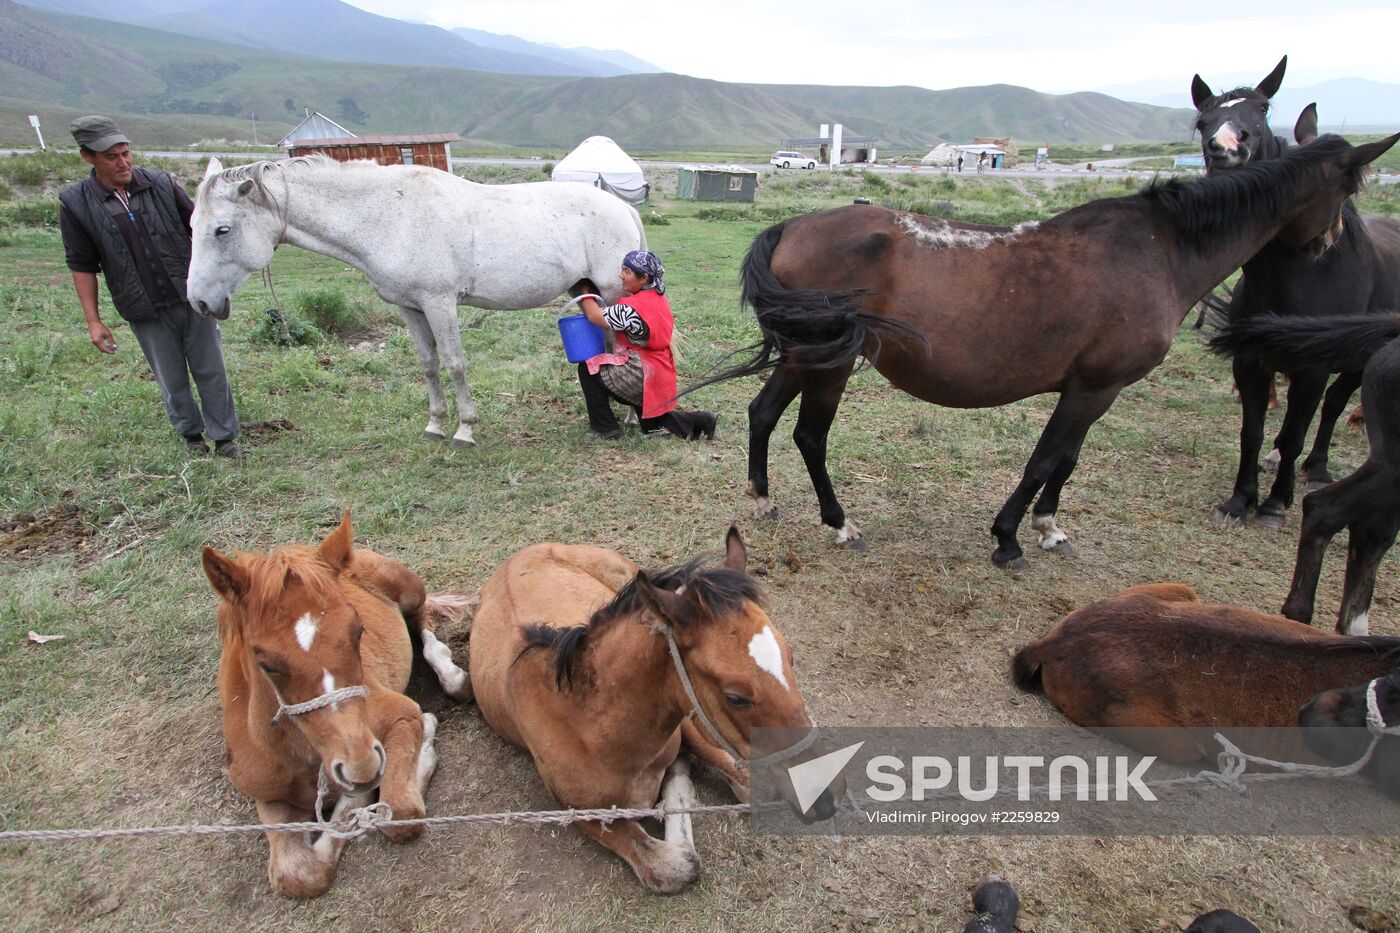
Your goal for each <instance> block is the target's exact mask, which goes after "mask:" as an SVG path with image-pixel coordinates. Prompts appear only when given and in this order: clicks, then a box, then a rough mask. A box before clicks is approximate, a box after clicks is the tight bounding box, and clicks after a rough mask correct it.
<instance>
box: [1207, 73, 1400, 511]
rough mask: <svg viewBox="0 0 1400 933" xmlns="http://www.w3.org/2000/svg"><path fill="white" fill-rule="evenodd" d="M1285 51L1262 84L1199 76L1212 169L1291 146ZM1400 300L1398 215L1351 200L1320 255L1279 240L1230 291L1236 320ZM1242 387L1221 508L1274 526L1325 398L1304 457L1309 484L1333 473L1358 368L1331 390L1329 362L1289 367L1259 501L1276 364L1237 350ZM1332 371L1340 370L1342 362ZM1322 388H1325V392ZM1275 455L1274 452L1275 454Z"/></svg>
mask: <svg viewBox="0 0 1400 933" xmlns="http://www.w3.org/2000/svg"><path fill="white" fill-rule="evenodd" d="M1287 64H1288V57H1287V56H1284V58H1283V60H1282V61H1280V62H1279V63H1278V66H1277V67H1276V68H1274V70H1273V72H1272V73H1271V74H1270V75H1269V76H1268V77H1266V78H1265V79H1264V80H1263V81H1260V82H1259V86H1258V88H1257V89H1256V88H1247V87H1240V88H1235V89H1234V90H1232V91H1225V92H1223V93H1220V94H1215V93H1214V92H1212V91H1211V89H1210V86H1209V85H1207V84H1206V83H1205V82H1204V81H1202V80H1201V76H1200V75H1196V76H1195V78H1194V79H1193V81H1192V85H1191V97H1192V100H1193V101H1194V102H1195V104H1196V109H1197V111H1198V113H1199V115H1198V118H1197V120H1196V128H1197V129H1198V130H1199V131H1200V133H1201V151H1202V154H1203V155H1204V156H1205V157H1206V164H1207V167H1208V170H1209V171H1210V172H1219V171H1228V170H1233V169H1236V168H1238V167H1240V166H1243V165H1248V164H1254V163H1257V162H1259V161H1261V160H1265V159H1275V158H1278V157H1279V156H1281V155H1283V153H1284V152H1285V151H1286V150H1287V149H1288V141H1287V140H1285V139H1282V138H1280V137H1276V136H1274V135H1273V132H1272V131H1271V130H1270V129H1269V98H1271V97H1272V96H1273V95H1274V94H1275V93H1276V92H1277V91H1278V88H1279V85H1280V83H1282V81H1283V71H1284V68H1285V67H1286V66H1287ZM1293 135H1294V138H1295V139H1296V140H1297V141H1298V142H1299V143H1302V144H1306V143H1308V142H1309V141H1311V140H1312V139H1313V138H1315V137H1316V136H1317V108H1316V106H1315V105H1311V104H1310V105H1309V106H1308V107H1307V108H1305V109H1304V110H1303V113H1302V115H1301V116H1299V118H1298V122H1297V125H1296V126H1295V127H1294V130H1293ZM1397 308H1400V222H1397V221H1396V220H1394V219H1393V218H1386V217H1375V216H1366V217H1363V216H1361V214H1360V213H1358V212H1357V210H1356V208H1355V207H1354V206H1353V205H1352V204H1351V202H1350V201H1348V202H1347V203H1346V204H1345V205H1343V207H1342V216H1341V231H1340V235H1339V236H1338V237H1337V238H1336V241H1335V242H1334V243H1333V244H1332V245H1331V246H1330V247H1329V248H1328V249H1327V251H1326V252H1325V253H1323V254H1321V255H1316V254H1314V253H1313V252H1311V251H1309V250H1306V249H1304V250H1300V249H1298V248H1297V247H1296V245H1295V244H1292V243H1288V242H1286V241H1280V240H1275V241H1273V242H1271V243H1269V244H1268V245H1267V246H1265V247H1264V248H1263V249H1262V250H1260V251H1259V253H1258V254H1256V255H1255V256H1254V257H1252V258H1251V259H1250V260H1249V261H1248V262H1246V263H1245V264H1244V275H1243V277H1242V278H1241V279H1240V281H1239V284H1238V287H1236V289H1235V290H1234V293H1233V294H1232V295H1231V296H1230V303H1229V308H1228V310H1227V312H1226V316H1227V317H1228V318H1229V319H1230V320H1232V321H1239V320H1244V319H1247V318H1250V317H1253V316H1254V315H1258V314H1265V313H1268V314H1278V315H1286V316H1294V315H1321V314H1326V315H1329V316H1333V315H1335V316H1347V315H1357V314H1367V313H1369V314H1375V313H1378V312H1382V311H1387V310H1394V309H1397ZM1233 369H1234V378H1235V386H1236V388H1237V389H1238V390H1239V395H1240V407H1241V412H1242V422H1241V426H1240V461H1239V470H1238V472H1237V475H1236V478H1235V488H1234V491H1233V493H1232V494H1231V496H1230V498H1229V499H1228V500H1226V501H1225V502H1222V503H1221V504H1220V506H1219V507H1218V509H1217V510H1216V519H1217V520H1220V521H1227V520H1241V519H1244V518H1245V517H1246V516H1247V515H1248V514H1249V512H1250V510H1251V509H1254V508H1255V506H1256V505H1257V506H1258V510H1257V513H1256V517H1257V521H1258V523H1259V524H1261V525H1265V526H1273V527H1277V526H1279V525H1282V524H1283V517H1284V514H1285V512H1286V511H1287V509H1288V508H1289V506H1291V505H1292V504H1293V497H1294V491H1295V485H1296V481H1295V477H1294V463H1295V462H1296V460H1297V458H1298V456H1299V454H1301V453H1302V450H1303V442H1304V441H1305V439H1306V435H1307V431H1308V424H1309V422H1311V421H1312V417H1313V413H1314V412H1316V411H1317V406H1318V402H1319V401H1321V402H1322V417H1321V418H1320V420H1319V423H1318V429H1317V437H1316V439H1315V440H1314V442H1313V447H1312V450H1311V451H1310V452H1309V453H1308V456H1307V458H1306V459H1305V460H1304V461H1303V467H1302V469H1303V474H1304V476H1305V477H1306V478H1307V483H1308V489H1310V490H1312V489H1318V488H1320V487H1321V486H1324V485H1326V484H1327V483H1330V482H1331V481H1332V477H1331V474H1330V473H1329V472H1328V467H1327V459H1328V450H1329V448H1330V447H1331V443H1332V434H1333V432H1334V430H1335V428H1336V425H1337V420H1338V419H1339V418H1341V416H1342V414H1343V413H1344V412H1345V411H1346V407H1347V403H1348V401H1349V400H1350V399H1351V396H1352V393H1354V392H1355V391H1356V388H1357V386H1359V385H1360V384H1361V371H1360V369H1359V368H1358V369H1355V370H1343V371H1341V375H1339V376H1338V377H1337V379H1336V381H1335V382H1333V383H1332V386H1331V387H1330V388H1328V387H1327V377H1328V372H1329V370H1328V367H1326V366H1321V365H1318V363H1317V361H1316V360H1299V361H1297V363H1296V366H1294V367H1293V368H1287V369H1282V370H1281V371H1282V372H1285V373H1287V374H1288V377H1289V383H1288V407H1287V408H1286V410H1285V412H1284V419H1283V424H1282V426H1281V427H1280V428H1279V432H1278V436H1277V437H1276V438H1275V440H1274V448H1273V453H1271V454H1270V455H1269V457H1268V458H1267V460H1266V461H1265V462H1266V463H1270V462H1273V463H1276V466H1277V475H1276V476H1275V477H1274V483H1273V487H1272V488H1271V489H1270V490H1269V495H1268V497H1267V498H1266V499H1265V500H1264V501H1263V502H1262V503H1260V502H1259V469H1258V464H1259V451H1260V448H1261V446H1262V443H1263V439H1264V420H1265V413H1266V411H1267V409H1268V407H1269V402H1268V399H1269V397H1270V396H1271V394H1272V390H1273V384H1274V380H1273V373H1274V370H1273V369H1272V368H1269V367H1268V366H1267V365H1266V364H1264V363H1262V362H1261V361H1259V360H1257V359H1252V358H1248V357H1236V358H1235V361H1234V367H1233ZM1332 371H1334V372H1335V371H1336V370H1335V369H1334V370H1332ZM1324 389H1325V390H1326V394H1325V396H1324ZM1275 458H1276V459H1275Z"/></svg>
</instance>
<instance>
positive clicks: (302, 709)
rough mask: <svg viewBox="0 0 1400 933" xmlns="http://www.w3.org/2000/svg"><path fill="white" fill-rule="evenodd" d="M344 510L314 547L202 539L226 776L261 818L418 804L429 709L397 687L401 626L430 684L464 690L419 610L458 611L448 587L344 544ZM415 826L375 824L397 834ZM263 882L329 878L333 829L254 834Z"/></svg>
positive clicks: (404, 663)
mask: <svg viewBox="0 0 1400 933" xmlns="http://www.w3.org/2000/svg"><path fill="white" fill-rule="evenodd" d="M352 541H353V534H352V532H351V528H350V513H349V512H348V511H347V512H346V513H345V515H344V518H343V519H342V521H341V523H340V527H338V528H337V529H336V530H335V531H333V532H332V533H331V534H330V535H329V536H328V537H327V538H326V539H325V540H324V541H323V542H321V545H320V546H319V547H317V548H314V549H313V548H310V547H306V546H300V545H293V546H290V547H284V548H280V549H278V550H276V551H273V552H272V553H270V554H239V555H238V556H237V557H232V558H230V557H225V556H224V555H222V554H220V553H219V552H218V551H216V550H214V549H213V548H211V547H206V548H204V572H205V574H206V575H207V576H208V577H209V582H210V583H211V584H213V586H214V589H215V590H216V591H217V592H218V594H219V596H220V597H221V598H222V602H221V603H220V604H219V640H220V642H221V645H222V653H221V655H220V658H219V704H220V706H221V707H222V708H223V721H224V741H225V743H226V745H227V752H226V761H227V765H228V775H229V780H231V781H232V782H233V786H234V787H236V788H238V790H239V791H241V792H242V793H244V794H247V795H248V796H249V797H252V798H253V799H254V800H255V801H256V802H257V807H258V818H259V819H260V820H261V821H262V822H264V823H287V822H302V821H307V820H311V819H313V818H319V817H320V816H321V814H319V813H317V812H316V808H317V806H318V804H319V803H320V801H321V797H322V795H324V798H325V800H326V802H328V803H333V804H334V806H335V809H334V812H333V815H332V817H331V820H332V822H335V821H337V820H339V819H340V818H341V817H343V816H344V815H345V814H346V813H348V812H349V811H350V810H351V809H353V808H355V807H359V806H364V805H365V804H368V803H372V802H373V795H374V791H375V790H376V788H377V789H378V791H379V799H380V801H382V802H384V803H387V804H388V805H389V806H390V807H391V808H393V814H394V816H395V817H398V818H400V819H415V818H418V817H421V816H422V815H423V812H424V809H423V792H424V790H425V789H426V788H427V786H428V780H429V779H430V778H431V777H432V774H433V769H434V767H435V766H436V764H437V754H436V752H435V751H434V750H433V736H434V733H435V732H436V729H437V719H436V718H435V717H434V716H433V715H432V714H431V713H424V712H422V711H421V710H420V709H419V708H418V704H417V703H415V702H414V701H413V700H410V699H409V698H408V697H406V696H404V695H403V691H404V689H405V688H406V687H407V686H408V678H409V673H410V671H411V669H412V666H413V644H412V641H411V639H410V630H412V631H416V632H419V633H420V637H421V639H422V641H423V648H424V656H425V658H426V659H427V660H428V662H429V664H430V665H431V666H432V667H433V668H434V670H435V671H436V672H437V674H438V677H439V679H440V680H441V682H442V685H443V689H444V690H445V691H447V692H448V694H449V695H450V696H453V697H454V698H455V699H459V700H466V699H470V692H469V690H468V689H467V687H466V675H465V673H464V672H463V671H462V670H461V669H460V668H458V667H457V666H456V665H455V664H453V663H452V659H451V655H450V654H449V653H448V652H447V649H446V646H445V645H442V643H440V642H439V641H438V640H437V639H436V638H435V637H434V635H433V626H434V622H433V614H434V613H435V612H441V613H442V614H444V615H445V616H447V617H449V618H453V617H460V615H461V614H462V612H463V610H464V609H465V606H466V601H465V600H464V599H463V598H461V597H452V596H445V595H444V596H435V597H433V598H428V596H427V594H426V592H425V591H424V588H423V581H422V580H420V579H419V578H418V575H417V574H415V573H414V572H413V571H411V570H409V569H408V568H407V567H405V566H404V565H403V564H400V563H398V562H397V561H394V560H390V559H389V558H387V557H382V556H380V555H379V554H376V553H374V552H373V551H369V550H364V549H356V548H354V547H353V545H352ZM421 832H422V830H421V828H419V827H408V828H403V827H394V828H385V829H384V830H383V833H384V835H386V836H388V837H389V838H390V839H391V840H392V841H394V842H408V841H410V840H412V839H414V838H416V837H417V836H418V835H419V834H420V833H421ZM267 837H268V846H269V850H270V851H269V857H268V864H267V875H268V880H269V882H270V883H271V884H272V888H273V890H274V891H276V892H278V893H279V894H284V895H287V896H289V897H316V896H317V895H319V894H323V893H324V892H325V891H326V890H327V889H328V888H329V887H330V886H331V883H332V882H333V881H334V880H335V873H336V866H337V863H338V862H339V859H340V853H341V850H342V849H343V848H344V846H345V842H346V840H344V839H336V838H334V837H333V836H331V835H329V834H326V833H322V834H321V835H320V836H319V838H317V839H316V840H315V841H314V842H313V841H312V840H311V838H310V835H309V834H303V833H290V832H270V833H268V834H267Z"/></svg>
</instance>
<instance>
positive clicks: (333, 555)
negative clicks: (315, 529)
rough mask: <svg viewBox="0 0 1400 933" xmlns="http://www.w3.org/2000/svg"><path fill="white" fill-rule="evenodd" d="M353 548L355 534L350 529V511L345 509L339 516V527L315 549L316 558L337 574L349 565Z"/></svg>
mask: <svg viewBox="0 0 1400 933" xmlns="http://www.w3.org/2000/svg"><path fill="white" fill-rule="evenodd" d="M354 547H355V532H354V531H353V530H352V529H351V527H350V510H349V509H346V510H345V511H344V513H342V515H341V519H340V527H338V528H336V530H335V531H332V532H331V533H330V534H329V535H327V536H326V540H324V541H322V542H321V546H320V547H319V548H317V549H316V556H317V557H319V558H321V560H322V562H323V563H325V565H326V566H327V567H329V568H331V570H334V571H335V572H336V573H339V572H340V571H342V570H344V569H345V565H346V564H348V563H350V554H351V552H352V551H353V550H354Z"/></svg>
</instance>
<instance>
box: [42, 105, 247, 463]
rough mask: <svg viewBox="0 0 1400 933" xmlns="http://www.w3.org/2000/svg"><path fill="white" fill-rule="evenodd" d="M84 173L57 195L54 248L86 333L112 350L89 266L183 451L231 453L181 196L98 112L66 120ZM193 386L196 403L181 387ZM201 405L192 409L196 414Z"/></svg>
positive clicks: (224, 386)
mask: <svg viewBox="0 0 1400 933" xmlns="http://www.w3.org/2000/svg"><path fill="white" fill-rule="evenodd" d="M70 129H71V130H72V133H73V138H74V139H75V140H77V142H78V147H79V152H81V153H82V156H83V160H84V161H85V162H87V163H88V164H89V165H91V166H92V173H91V174H90V175H88V177H87V178H85V179H83V180H82V181H79V182H74V183H73V184H71V185H68V186H67V187H65V188H64V189H63V190H62V191H61V192H60V193H59V196H58V199H59V212H58V219H59V228H60V230H61V231H62V233H63V250H64V254H65V258H66V260H67V263H68V268H69V270H70V271H71V272H72V273H73V287H74V288H75V289H76V290H77V292H78V303H79V304H80V305H81V306H82V309H83V316H84V317H86V318H87V326H88V337H89V338H90V339H91V340H92V343H93V345H94V346H95V347H97V349H99V350H101V351H102V352H103V353H115V352H117V342H116V340H115V339H114V338H113V337H112V332H111V330H109V329H108V327H107V325H106V324H104V323H102V318H101V316H100V315H99V314H98V310H97V273H98V272H99V271H100V272H101V273H102V274H103V276H104V277H105V278H106V280H107V291H108V292H109V293H110V294H111V296H112V304H113V305H115V306H116V309H117V313H118V314H120V315H121V316H122V317H123V318H125V319H126V322H127V323H128V324H129V325H130V327H131V332H132V333H133V334H134V335H135V336H136V342H137V343H139V344H140V345H141V351H142V352H143V353H145V355H146V361H147V362H149V363H150V364H151V370H152V371H153V372H154V373H155V376H156V382H157V383H158V384H159V385H160V393H161V397H162V398H163V399H164V400H165V413H166V416H167V417H168V418H169V419H170V423H171V425H173V426H174V428H175V430H176V431H178V432H180V434H181V435H182V436H183V437H184V438H185V444H186V446H187V448H188V449H189V450H190V452H191V453H197V454H203V453H208V452H209V445H208V444H207V443H205V440H204V435H205V433H206V432H207V433H208V435H209V438H210V440H212V441H214V452H215V453H216V454H219V455H221V456H226V457H235V458H236V457H238V456H239V455H240V453H241V452H240V451H239V449H238V441H237V437H238V415H237V413H236V412H235V411H234V407H233V392H232V390H230V389H229V384H228V376H227V374H226V373H225V372H224V351H223V344H222V341H221V340H220V336H219V325H218V322H217V321H215V320H213V319H212V318H206V317H203V316H202V315H199V314H197V313H195V311H194V309H193V308H191V307H190V305H189V302H188V301H187V300H186V298H185V277H186V276H187V275H188V273H189V267H190V215H191V214H193V213H194V204H193V203H191V202H190V198H189V195H187V194H185V192H184V189H182V188H181V187H180V186H179V185H177V184H176V183H175V180H174V179H172V178H171V177H170V176H169V175H167V174H166V173H164V172H154V171H149V170H147V169H144V168H135V167H133V166H132V164H131V141H130V140H129V139H127V138H126V136H125V134H123V133H122V131H121V130H119V129H118V128H117V124H116V123H114V122H113V121H112V120H111V119H110V118H108V117H101V116H89V117H79V118H78V119H76V120H74V121H73V123H72V126H71V127H70ZM190 376H194V382H195V385H196V386H197V387H198V388H199V404H198V405H196V404H195V400H194V395H193V394H192V393H191V391H190V378H189V377H190ZM201 410H202V414H201Z"/></svg>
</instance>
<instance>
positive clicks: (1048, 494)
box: [1031, 429, 1088, 556]
mask: <svg viewBox="0 0 1400 933" xmlns="http://www.w3.org/2000/svg"><path fill="white" fill-rule="evenodd" d="M1087 435H1088V431H1087V429H1086V430H1085V433H1084V434H1081V435H1080V437H1079V443H1077V444H1075V445H1074V447H1073V448H1071V449H1070V450H1068V451H1066V452H1065V455H1064V456H1063V457H1061V458H1060V462H1059V464H1058V465H1057V466H1056V467H1055V471H1054V472H1053V473H1051V474H1050V479H1049V480H1048V481H1047V482H1046V483H1045V489H1044V490H1043V491H1042V492H1041V493H1040V498H1039V499H1037V500H1036V501H1035V508H1033V509H1031V528H1033V529H1035V530H1036V531H1037V532H1039V533H1040V549H1041V550H1042V551H1058V552H1059V553H1061V554H1066V555H1070V556H1072V555H1073V554H1074V548H1073V547H1071V546H1070V543H1069V535H1067V534H1065V533H1064V532H1063V531H1061V530H1060V529H1059V528H1058V527H1056V525H1055V513H1056V512H1058V511H1059V510H1060V490H1062V489H1064V486H1065V483H1066V482H1067V481H1068V480H1069V477H1070V474H1071V473H1073V472H1074V468H1075V467H1076V466H1078V464H1079V451H1080V449H1081V448H1082V447H1083V446H1084V438H1085V437H1086V436H1087Z"/></svg>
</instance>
